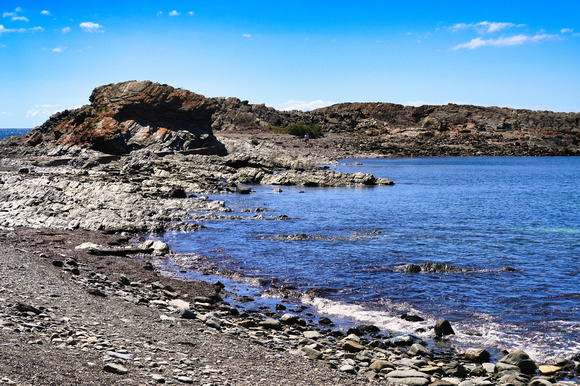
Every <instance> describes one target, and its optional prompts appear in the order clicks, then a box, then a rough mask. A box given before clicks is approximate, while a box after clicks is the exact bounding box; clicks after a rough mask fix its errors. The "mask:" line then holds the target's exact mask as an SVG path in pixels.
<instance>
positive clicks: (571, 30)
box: [560, 28, 574, 34]
mask: <svg viewBox="0 0 580 386" xmlns="http://www.w3.org/2000/svg"><path fill="white" fill-rule="evenodd" d="M572 32H574V30H573V29H572V28H562V29H561V30H560V33H561V34H571V33H572Z"/></svg>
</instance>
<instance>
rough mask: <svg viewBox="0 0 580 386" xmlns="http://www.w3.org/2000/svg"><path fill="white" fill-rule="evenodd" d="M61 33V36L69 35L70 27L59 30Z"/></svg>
mask: <svg viewBox="0 0 580 386" xmlns="http://www.w3.org/2000/svg"><path fill="white" fill-rule="evenodd" d="M61 32H62V33H63V34H67V33H69V32H70V27H65V28H63V29H62V30H61Z"/></svg>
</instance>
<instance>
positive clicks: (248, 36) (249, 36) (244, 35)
mask: <svg viewBox="0 0 580 386" xmlns="http://www.w3.org/2000/svg"><path fill="white" fill-rule="evenodd" d="M242 36H243V37H245V38H251V37H252V35H250V34H243V35H242Z"/></svg>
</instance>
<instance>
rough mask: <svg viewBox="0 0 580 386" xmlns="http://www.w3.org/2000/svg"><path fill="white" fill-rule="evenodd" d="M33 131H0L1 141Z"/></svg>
mask: <svg viewBox="0 0 580 386" xmlns="http://www.w3.org/2000/svg"><path fill="white" fill-rule="evenodd" d="M30 130H31V129H0V139H4V138H8V137H12V136H13V135H23V134H26V133H27V132H29V131H30Z"/></svg>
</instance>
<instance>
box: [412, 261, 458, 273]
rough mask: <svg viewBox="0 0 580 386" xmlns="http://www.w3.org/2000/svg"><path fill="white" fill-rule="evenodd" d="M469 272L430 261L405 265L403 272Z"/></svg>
mask: <svg viewBox="0 0 580 386" xmlns="http://www.w3.org/2000/svg"><path fill="white" fill-rule="evenodd" d="M469 271H470V270H469V269H467V268H461V267H457V266H455V265H451V264H445V263H435V262H432V261H428V262H426V263H425V264H421V265H418V264H407V265H405V268H404V272H405V273H421V272H428V273H452V272H469Z"/></svg>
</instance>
